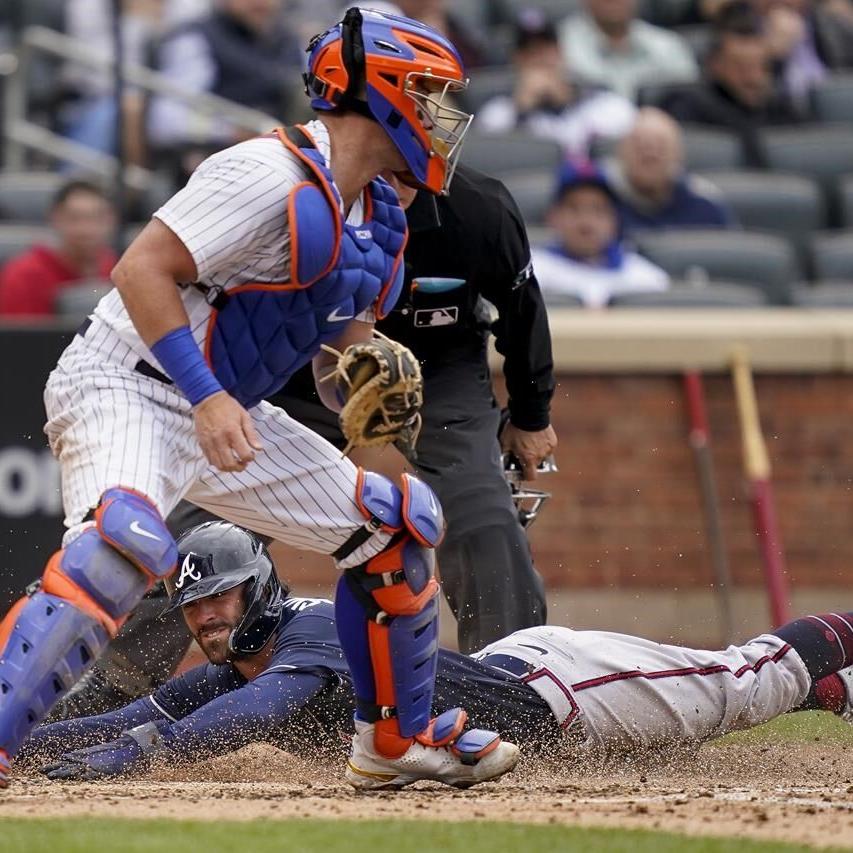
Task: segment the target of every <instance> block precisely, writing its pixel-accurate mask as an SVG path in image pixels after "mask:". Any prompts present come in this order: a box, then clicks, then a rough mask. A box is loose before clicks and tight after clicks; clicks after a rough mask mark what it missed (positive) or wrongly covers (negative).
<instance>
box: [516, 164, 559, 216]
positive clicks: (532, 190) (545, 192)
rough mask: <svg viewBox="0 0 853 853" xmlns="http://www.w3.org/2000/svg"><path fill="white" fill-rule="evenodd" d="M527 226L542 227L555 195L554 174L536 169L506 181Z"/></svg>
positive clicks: (518, 174) (519, 173)
mask: <svg viewBox="0 0 853 853" xmlns="http://www.w3.org/2000/svg"><path fill="white" fill-rule="evenodd" d="M504 183H505V184H506V188H507V189H508V190H509V191H510V193H511V194H512V197H513V198H514V199H515V201H516V204H517V205H518V207H519V210H521V215H522V216H523V217H524V221H525V223H526V224H527V225H542V224H543V223H544V222H545V214H546V213H547V212H548V206H549V205H550V203H551V199H552V197H553V195H554V187H555V181H554V173H553V172H546V171H544V170H542V169H536V170H534V171H530V172H514V173H512V174H509V175H507V176H506V178H505V179H504Z"/></svg>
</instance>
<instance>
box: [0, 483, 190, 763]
mask: <svg viewBox="0 0 853 853" xmlns="http://www.w3.org/2000/svg"><path fill="white" fill-rule="evenodd" d="M95 519H96V523H95V524H94V525H93V524H87V525H85V526H84V528H83V529H82V531H81V532H80V533H79V535H77V536H76V537H75V538H73V539H72V540H71V541H70V542H68V543H67V544H66V546H65V547H64V548H62V550H60V551H58V552H57V553H56V554H54V555H53V557H51V559H50V560H49V561H48V564H47V567H46V569H45V572H44V575H43V577H42V579H41V581H39V582H38V583H37V584H36V585H34V587H33V588H32V590H31V592H30V594H29V596H28V598H25V599H22V600H21V601H19V602H18V603H17V604H16V605H15V606H14V607H13V608H12V610H11V611H10V612H9V614H8V615H7V616H6V618H5V619H4V620H3V622H2V623H0V753H5V754H6V756H9V757H11V756H13V755H14V754H15V753H16V752H17V750H18V748H19V747H20V745H21V743H22V742H23V740H24V739H25V738H26V737H27V735H28V734H29V732H30V731H31V730H32V728H33V727H34V726H36V725H37V724H38V723H39V722H41V720H43V719H44V717H45V716H46V715H47V714H48V713H49V712H50V710H51V708H52V707H53V705H54V704H55V703H56V702H57V701H59V699H61V698H62V696H63V695H64V694H65V693H66V692H67V691H68V690H69V689H70V688H71V687H72V686H73V685H74V683H75V682H76V681H77V680H78V679H79V678H80V677H81V676H82V675H83V674H84V673H85V672H86V670H87V669H88V668H89V667H90V666H91V665H92V664H93V663H94V662H95V660H96V658H97V657H98V656H99V655H100V654H101V652H102V651H103V650H104V648H105V646H106V645H107V643H108V642H109V640H110V638H111V637H113V636H115V634H116V633H117V632H118V629H119V628H120V627H121V625H122V623H123V622H124V620H125V619H126V618H127V616H128V615H129V613H130V612H131V610H132V609H133V608H134V607H135V606H136V604H137V602H138V601H139V599H140V598H141V597H142V595H143V594H144V592H145V590H146V589H147V588H148V587H149V586H150V584H151V582H152V579H153V578H161V577H165V576H167V575H168V574H170V573H171V572H172V571H173V570H174V567H175V563H176V561H177V549H176V548H175V544H174V541H173V539H172V537H171V536H170V535H169V532H168V530H167V529H166V526H165V525H164V523H163V521H162V520H161V519H160V516H159V514H158V512H157V510H156V509H155V508H154V507H153V506H152V505H151V504H150V503H149V502H148V501H147V499H145V498H144V497H142V496H141V495H139V494H137V493H135V492H131V491H129V490H126V489H118V488H117V489H110V490H109V491H108V492H106V493H105V494H104V497H103V499H102V501H101V504H100V505H99V507H98V509H97V511H96V513H95Z"/></svg>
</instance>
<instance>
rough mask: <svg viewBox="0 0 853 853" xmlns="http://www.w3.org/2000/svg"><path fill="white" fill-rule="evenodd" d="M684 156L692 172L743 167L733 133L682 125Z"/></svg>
mask: <svg viewBox="0 0 853 853" xmlns="http://www.w3.org/2000/svg"><path fill="white" fill-rule="evenodd" d="M682 130H683V131H684V154H685V160H686V165H687V168H688V169H689V170H690V171H692V172H705V171H708V170H710V169H715V170H716V169H737V168H739V167H740V166H742V165H743V153H742V152H741V145H740V140H739V139H738V138H737V136H735V135H734V134H733V133H729V132H728V131H726V130H717V129H716V128H711V127H700V126H698V125H690V124H687V125H684V126H683V128H682Z"/></svg>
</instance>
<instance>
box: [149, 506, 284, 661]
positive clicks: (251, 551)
mask: <svg viewBox="0 0 853 853" xmlns="http://www.w3.org/2000/svg"><path fill="white" fill-rule="evenodd" d="M177 545H178V569H177V571H176V572H175V574H173V575H172V577H170V578H169V579H168V580H166V590H167V592H168V593H169V606H168V608H167V610H166V612H168V611H170V610H174V609H175V608H177V607H183V606H184V605H185V604H189V603H190V602H192V601H198V600H199V599H201V598H207V597H209V596H211V595H218V594H219V593H221V592H227V591H228V590H229V589H233V588H234V587H236V586H240V585H241V584H245V585H246V588H245V594H244V595H245V598H244V600H245V604H246V609H245V611H244V612H243V618H242V620H241V621H240V624H239V625H238V626H237V627H236V628H235V629H234V630H233V631H232V632H231V636H230V637H229V638H228V648H229V650H230V651H231V652H232V654H234V655H251V654H254V653H255V652H259V651H260V650H261V649H262V648H263V647H264V646H265V645H266V644H267V643H268V642H269V641H270V639H271V638H272V635H273V633H274V632H275V629H276V628H277V627H278V623H279V622H280V621H281V613H282V609H283V608H284V599H285V598H286V597H287V594H288V593H289V592H290V590H289V589H288V588H287V586H286V585H285V586H284V587H282V585H281V583H280V582H279V579H278V577H277V575H276V573H275V567H274V566H273V562H272V559H271V558H270V555H269V552H268V551H267V549H266V546H265V545H264V543H263V542H261V540H260V539H258V537H257V536H255V534H254V533H251V532H250V531H248V530H244V529H243V528H242V527H237V525H235V524H231V523H229V522H227V521H208V522H205V523H204V524H200V525H198V527H193V528H192V529H191V530H188V531H187V532H186V533H184V534H183V535H182V536H181V537H180V538H179V539H178V542H177Z"/></svg>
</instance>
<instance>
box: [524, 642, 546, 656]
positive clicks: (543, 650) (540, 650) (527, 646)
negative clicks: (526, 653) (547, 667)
mask: <svg viewBox="0 0 853 853" xmlns="http://www.w3.org/2000/svg"><path fill="white" fill-rule="evenodd" d="M518 645H519V646H523V647H524V648H525V649H533V650H534V651H537V652H542V654H543V655H547V654H548V650H547V649H543V648H542V647H541V646H529V645H528V644H527V643H519V644H518Z"/></svg>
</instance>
